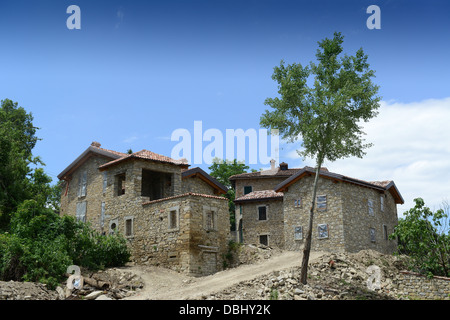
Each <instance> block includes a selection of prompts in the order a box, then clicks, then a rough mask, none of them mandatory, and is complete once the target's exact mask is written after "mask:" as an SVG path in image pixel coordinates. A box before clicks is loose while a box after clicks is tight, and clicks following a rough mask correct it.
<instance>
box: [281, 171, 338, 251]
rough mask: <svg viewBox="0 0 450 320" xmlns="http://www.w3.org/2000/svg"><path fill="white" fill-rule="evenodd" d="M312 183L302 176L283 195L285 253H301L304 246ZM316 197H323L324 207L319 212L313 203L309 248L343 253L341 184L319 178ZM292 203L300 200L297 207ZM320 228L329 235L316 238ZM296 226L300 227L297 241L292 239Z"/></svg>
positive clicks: (322, 234)
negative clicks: (324, 228)
mask: <svg viewBox="0 0 450 320" xmlns="http://www.w3.org/2000/svg"><path fill="white" fill-rule="evenodd" d="M313 183H314V176H309V177H304V178H302V179H300V180H298V181H297V182H295V183H294V184H292V185H291V186H289V189H288V190H287V191H285V192H284V199H283V210H284V221H285V236H284V237H285V242H286V249H288V250H301V249H302V248H303V245H304V243H305V239H306V234H307V231H308V225H309V215H310V208H311V203H312V199H311V198H312V186H313ZM317 196H326V208H324V209H319V208H318V205H317V203H316V208H315V213H314V220H313V230H312V241H311V249H312V250H317V251H322V250H323V251H343V250H344V248H345V245H344V230H343V221H342V198H341V191H340V185H339V184H336V183H334V182H332V181H331V180H329V179H323V178H319V187H318V190H317ZM295 200H297V201H298V200H300V201H301V205H300V207H298V206H297V207H296V206H295ZM319 225H323V226H325V227H327V228H328V235H326V234H324V233H321V237H319V230H318V227H319ZM298 227H301V228H302V234H299V233H297V238H294V236H295V234H294V231H295V228H298ZM297 230H298V229H297Z"/></svg>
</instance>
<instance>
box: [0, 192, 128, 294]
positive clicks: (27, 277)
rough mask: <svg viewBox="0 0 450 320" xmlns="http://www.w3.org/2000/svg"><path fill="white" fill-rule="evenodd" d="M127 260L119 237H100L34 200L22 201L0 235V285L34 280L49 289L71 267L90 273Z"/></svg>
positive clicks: (87, 226)
mask: <svg viewBox="0 0 450 320" xmlns="http://www.w3.org/2000/svg"><path fill="white" fill-rule="evenodd" d="M129 258H130V253H129V250H128V247H127V244H126V240H125V238H124V237H123V236H122V235H120V234H114V235H106V236H104V235H101V234H100V233H99V232H97V231H95V230H94V229H92V228H91V227H90V225H89V224H86V223H84V222H80V221H76V220H75V218H74V217H71V216H67V215H64V216H62V217H60V216H59V215H58V214H56V213H55V212H54V211H53V210H52V209H49V208H45V207H43V206H42V204H40V203H38V201H36V200H25V201H24V202H23V203H22V204H20V205H19V207H18V210H17V212H15V213H13V214H12V217H11V233H3V234H0V280H3V281H8V280H15V281H39V282H42V283H47V284H49V285H50V286H51V287H54V286H56V285H57V284H58V282H59V281H61V280H63V279H64V276H65V272H66V270H67V267H68V266H70V265H72V264H75V265H78V266H81V267H85V268H88V269H91V270H97V269H102V268H105V267H114V266H121V265H123V264H124V263H126V262H127V261H128V260H129Z"/></svg>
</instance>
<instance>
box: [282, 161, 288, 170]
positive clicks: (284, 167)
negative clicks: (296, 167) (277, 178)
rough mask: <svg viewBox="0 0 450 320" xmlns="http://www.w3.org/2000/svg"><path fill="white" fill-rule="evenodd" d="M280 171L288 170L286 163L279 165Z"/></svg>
mask: <svg viewBox="0 0 450 320" xmlns="http://www.w3.org/2000/svg"><path fill="white" fill-rule="evenodd" d="M280 169H281V170H287V169H288V164H287V163H286V162H282V163H280Z"/></svg>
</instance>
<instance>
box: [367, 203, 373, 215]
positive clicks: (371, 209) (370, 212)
mask: <svg viewBox="0 0 450 320" xmlns="http://www.w3.org/2000/svg"><path fill="white" fill-rule="evenodd" d="M367 205H368V207H369V216H373V215H374V213H373V200H372V199H369V200H367Z"/></svg>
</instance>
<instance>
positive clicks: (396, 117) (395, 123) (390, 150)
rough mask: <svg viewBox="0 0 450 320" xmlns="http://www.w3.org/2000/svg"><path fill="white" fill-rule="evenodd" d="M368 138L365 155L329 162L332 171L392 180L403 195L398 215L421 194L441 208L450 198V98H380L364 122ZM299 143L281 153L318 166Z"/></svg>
mask: <svg viewBox="0 0 450 320" xmlns="http://www.w3.org/2000/svg"><path fill="white" fill-rule="evenodd" d="M362 126H363V127H364V129H363V131H364V132H365V133H366V134H367V135H366V136H364V138H365V139H366V142H367V143H373V146H372V147H371V148H369V149H366V152H367V154H366V155H365V156H364V157H363V158H362V159H359V158H355V157H353V158H346V159H340V160H337V161H335V162H329V161H326V162H325V163H324V166H325V167H327V168H328V169H329V170H330V171H332V172H336V173H339V174H343V175H346V176H349V177H353V178H358V179H362V180H366V181H375V180H379V181H381V180H393V181H394V182H395V184H396V186H397V188H398V189H399V191H400V193H401V194H402V196H403V199H404V200H405V203H404V204H403V205H398V206H397V210H398V214H399V216H402V214H403V213H404V212H405V211H407V210H409V209H410V208H412V207H413V206H414V199H415V198H418V197H421V198H423V199H424V200H425V205H426V206H428V207H430V208H431V209H432V210H437V209H438V208H439V207H440V206H441V205H442V202H443V201H444V200H449V201H450V97H449V98H445V99H439V100H437V99H429V100H424V101H421V102H414V103H398V102H395V101H388V102H385V101H383V102H381V106H380V109H379V114H378V116H377V117H376V118H373V119H372V120H370V122H368V123H362ZM299 146H300V142H298V143H289V144H287V143H285V142H282V143H280V147H281V157H284V158H285V159H287V160H286V161H289V167H290V168H296V167H297V168H301V167H303V166H305V165H308V166H314V165H315V162H314V160H312V159H305V161H302V159H301V158H300V157H299V155H298V153H297V151H296V149H299Z"/></svg>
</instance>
